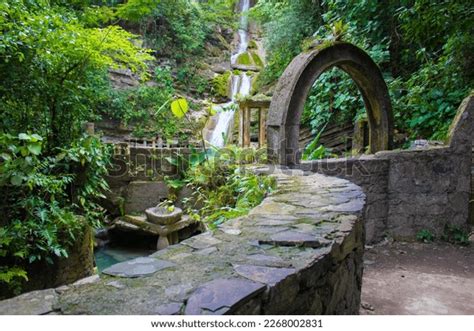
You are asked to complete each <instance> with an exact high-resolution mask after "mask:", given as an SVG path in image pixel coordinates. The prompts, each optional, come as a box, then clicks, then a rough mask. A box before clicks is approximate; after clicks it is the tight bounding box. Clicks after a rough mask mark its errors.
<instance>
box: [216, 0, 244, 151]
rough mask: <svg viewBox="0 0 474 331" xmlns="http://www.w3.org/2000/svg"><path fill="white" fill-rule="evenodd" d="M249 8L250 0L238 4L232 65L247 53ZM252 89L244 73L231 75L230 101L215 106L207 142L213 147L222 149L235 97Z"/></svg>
mask: <svg viewBox="0 0 474 331" xmlns="http://www.w3.org/2000/svg"><path fill="white" fill-rule="evenodd" d="M249 8H250V0H242V1H241V2H240V8H239V10H240V13H241V14H240V28H239V31H238V34H239V44H238V47H237V51H236V52H235V53H234V54H233V55H232V57H231V63H232V64H234V63H235V62H236V61H237V58H238V57H239V55H241V54H243V53H245V52H247V49H248V46H249V33H248V18H247V12H248V10H249ZM251 88H252V78H251V77H250V76H248V75H247V74H246V73H245V72H243V73H241V74H240V75H234V74H232V75H231V88H230V91H231V93H230V99H231V101H230V102H228V103H225V104H221V105H216V106H215V109H216V110H217V112H218V113H217V115H215V117H216V126H215V128H214V130H213V131H212V134H211V137H210V139H209V142H210V143H211V145H213V146H215V147H224V144H225V141H224V136H228V135H229V133H230V131H231V129H232V127H233V123H234V115H235V114H234V113H235V108H234V107H233V106H234V105H235V101H236V97H237V95H239V96H241V97H242V96H247V95H249V94H250V90H251Z"/></svg>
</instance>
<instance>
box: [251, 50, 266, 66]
mask: <svg viewBox="0 0 474 331" xmlns="http://www.w3.org/2000/svg"><path fill="white" fill-rule="evenodd" d="M251 54H252V59H253V62H254V63H255V65H256V66H258V67H263V61H262V59H261V58H260V56H259V55H258V54H257V52H252V53H251Z"/></svg>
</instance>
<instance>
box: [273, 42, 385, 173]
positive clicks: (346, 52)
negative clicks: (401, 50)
mask: <svg viewBox="0 0 474 331" xmlns="http://www.w3.org/2000/svg"><path fill="white" fill-rule="evenodd" d="M333 67H338V68H340V69H342V70H343V71H345V72H346V73H348V74H349V75H350V76H351V78H352V79H353V80H354V82H355V83H356V84H357V86H358V88H359V91H360V92H361V94H362V97H363V99H364V103H365V108H366V111H367V117H368V120H369V128H370V138H369V142H370V152H371V153H375V152H378V151H381V150H388V149H390V148H391V147H392V138H393V119H392V106H391V102H390V96H389V93H388V89H387V85H386V84H385V81H384V79H383V76H382V73H381V72H380V70H379V68H378V67H377V65H376V64H375V63H374V61H373V60H372V59H371V58H370V56H369V55H368V54H367V53H366V52H364V51H363V50H361V49H360V48H358V47H356V46H354V45H352V44H349V43H345V42H336V43H334V44H333V45H331V46H328V47H325V48H321V49H315V50H310V51H308V52H304V53H301V54H300V55H298V56H297V57H296V58H294V59H293V61H292V62H291V63H290V65H289V66H288V67H287V68H286V70H285V72H284V73H283V75H282V76H281V78H280V80H279V81H278V84H277V87H276V89H275V92H274V94H273V98H272V102H271V105H270V110H269V115H268V121H267V136H268V156H269V160H270V161H271V162H272V163H278V164H282V165H294V164H298V163H299V161H300V158H301V155H300V154H301V153H300V151H299V148H298V138H299V130H300V119H301V115H302V113H303V109H304V105H305V102H306V98H307V96H308V94H309V92H310V89H311V87H312V86H313V84H314V82H315V81H316V79H318V77H319V76H320V75H321V74H322V73H323V72H324V71H326V70H328V69H330V68H333Z"/></svg>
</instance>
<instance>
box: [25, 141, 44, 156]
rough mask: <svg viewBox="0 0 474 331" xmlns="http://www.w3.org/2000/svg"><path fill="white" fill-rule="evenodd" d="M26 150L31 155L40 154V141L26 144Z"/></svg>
mask: <svg viewBox="0 0 474 331" xmlns="http://www.w3.org/2000/svg"><path fill="white" fill-rule="evenodd" d="M28 150H29V151H30V153H31V154H33V155H40V154H41V144H40V143H33V144H28Z"/></svg>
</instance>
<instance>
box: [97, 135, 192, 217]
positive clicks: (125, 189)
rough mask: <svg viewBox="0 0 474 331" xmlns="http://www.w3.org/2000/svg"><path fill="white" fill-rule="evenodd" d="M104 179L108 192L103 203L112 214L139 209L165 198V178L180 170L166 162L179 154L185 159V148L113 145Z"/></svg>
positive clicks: (167, 190)
mask: <svg viewBox="0 0 474 331" xmlns="http://www.w3.org/2000/svg"><path fill="white" fill-rule="evenodd" d="M114 149H115V152H114V156H113V158H112V167H111V169H110V170H109V176H108V177H107V182H108V184H109V186H110V192H107V193H106V196H107V199H106V200H104V201H103V206H104V207H105V208H107V210H108V211H109V212H110V213H111V214H113V215H120V214H122V213H137V212H143V211H144V210H145V209H147V208H150V207H154V206H156V205H157V204H158V203H159V202H161V201H163V200H165V199H167V198H168V194H169V193H170V192H169V189H168V187H167V185H166V183H165V181H164V178H165V177H169V178H173V177H175V176H177V175H178V173H179V171H180V169H179V168H178V167H177V166H176V165H173V164H172V163H170V162H169V159H170V158H174V159H176V158H177V156H178V155H179V156H180V157H181V158H186V157H188V156H189V155H190V154H191V150H190V149H189V148H146V147H130V146H127V145H126V144H116V145H115V147H114Z"/></svg>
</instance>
